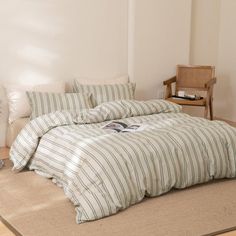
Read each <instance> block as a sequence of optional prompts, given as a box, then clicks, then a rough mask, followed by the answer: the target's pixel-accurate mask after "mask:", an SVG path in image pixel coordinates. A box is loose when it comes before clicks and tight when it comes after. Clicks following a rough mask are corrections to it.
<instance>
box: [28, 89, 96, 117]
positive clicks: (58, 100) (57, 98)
mask: <svg viewBox="0 0 236 236" xmlns="http://www.w3.org/2000/svg"><path fill="white" fill-rule="evenodd" d="M26 93H27V96H28V99H29V103H30V106H31V108H32V114H31V119H34V118H36V117H38V116H41V115H44V114H48V113H51V112H55V111H62V110H69V111H70V110H72V111H73V110H78V111H80V110H82V109H88V108H91V107H92V105H91V100H90V96H91V95H90V94H89V93H41V92H26Z"/></svg>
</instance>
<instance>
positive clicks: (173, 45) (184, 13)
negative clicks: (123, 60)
mask: <svg viewBox="0 0 236 236" xmlns="http://www.w3.org/2000/svg"><path fill="white" fill-rule="evenodd" d="M135 3H136V7H135V12H134V14H135V15H134V18H135V25H134V42H133V48H134V50H133V53H134V58H133V61H132V63H133V75H134V78H135V81H136V83H137V97H138V98H140V99H149V98H156V97H159V98H162V97H163V86H162V83H163V80H165V79H167V78H169V77H171V76H173V75H174V74H175V67H176V64H179V63H188V62H189V44H190V22H191V1H190V0H178V1H173V0H136V1H135Z"/></svg>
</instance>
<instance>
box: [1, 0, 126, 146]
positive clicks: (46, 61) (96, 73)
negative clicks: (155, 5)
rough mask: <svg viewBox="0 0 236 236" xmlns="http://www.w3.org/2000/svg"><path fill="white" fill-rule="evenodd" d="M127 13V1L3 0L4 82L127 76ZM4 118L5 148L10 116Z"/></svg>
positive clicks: (2, 63) (2, 65) (2, 58)
mask: <svg viewBox="0 0 236 236" xmlns="http://www.w3.org/2000/svg"><path fill="white" fill-rule="evenodd" d="M127 11H128V4H127V0H99V1H94V0H69V1H67V0H40V1H29V0H8V1H2V2H1V7H0V32H1V37H0V61H1V63H0V82H1V83H21V84H32V83H46V82H48V81H54V80H68V79H72V78H74V77H76V76H88V77H89V76H91V77H103V76H104V77H113V76H117V75H122V74H127V70H128V69H127V65H128V63H127V47H128V46H127V37H128V29H127V27H128V26H127V21H128V20H127V15H128V13H127ZM0 97H3V90H0ZM4 102H5V103H6V98H4ZM4 113H5V114H6V107H4ZM0 119H1V120H0V131H1V134H0V144H3V143H4V138H3V137H4V135H3V134H4V133H5V127H6V125H5V124H6V122H5V121H6V115H3V116H2V117H1V118H0Z"/></svg>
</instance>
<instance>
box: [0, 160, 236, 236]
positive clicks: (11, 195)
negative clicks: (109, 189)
mask: <svg viewBox="0 0 236 236" xmlns="http://www.w3.org/2000/svg"><path fill="white" fill-rule="evenodd" d="M10 168H11V166H10V164H9V163H7V165H6V166H5V167H4V168H3V169H1V170H0V215H1V217H2V219H3V220H4V221H5V222H6V223H7V224H8V226H10V227H12V228H13V229H14V230H15V231H16V232H18V233H19V235H23V236H45V235H47V236H54V235H55V236H64V235H66V236H71V235H72V236H73V235H76V236H77V235H79V236H93V235H94V236H95V235H96V236H111V235H112V236H126V235H127V236H141V235H142V236H143V235H149V236H158V235H165V236H166V235H171V236H172V235H175V236H176V235H181V236H184V235H186V236H187V235H188V236H191V235H207V234H211V233H212V232H216V231H221V230H224V229H228V228H232V227H235V226H236V180H222V181H217V182H211V183H208V184H203V185H198V186H195V187H191V188H188V189H185V190H174V191H171V192H170V193H168V194H166V195H163V196H160V197H157V198H152V199H146V200H144V201H143V202H142V203H140V204H137V205H135V206H132V207H130V208H129V209H127V210H125V211H122V212H120V213H119V214H117V215H114V216H111V217H107V218H105V219H101V220H98V221H95V222H90V223H84V224H80V225H77V224H76V223H75V211H74V206H73V205H72V204H71V202H70V201H69V200H68V199H66V198H65V195H64V193H63V191H62V189H60V188H58V187H57V186H55V185H54V184H53V183H52V182H51V181H50V180H48V179H45V178H43V177H41V176H38V175H37V174H35V173H34V172H30V171H24V172H21V173H18V174H15V173H12V171H11V169H10ZM232 229H233V228H232ZM212 235H214V234H212Z"/></svg>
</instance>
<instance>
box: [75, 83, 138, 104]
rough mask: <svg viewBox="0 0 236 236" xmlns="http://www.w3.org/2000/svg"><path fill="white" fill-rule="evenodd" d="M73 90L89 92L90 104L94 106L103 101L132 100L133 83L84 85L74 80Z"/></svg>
mask: <svg viewBox="0 0 236 236" xmlns="http://www.w3.org/2000/svg"><path fill="white" fill-rule="evenodd" d="M73 91H74V92H79V93H90V94H92V96H91V102H92V105H93V106H94V107H95V106H97V105H99V104H101V103H104V102H110V101H115V100H133V99H134V92H135V84H134V83H127V84H102V85H87V84H86V85H85V84H80V83H79V82H78V81H76V80H75V81H74V87H73Z"/></svg>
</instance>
